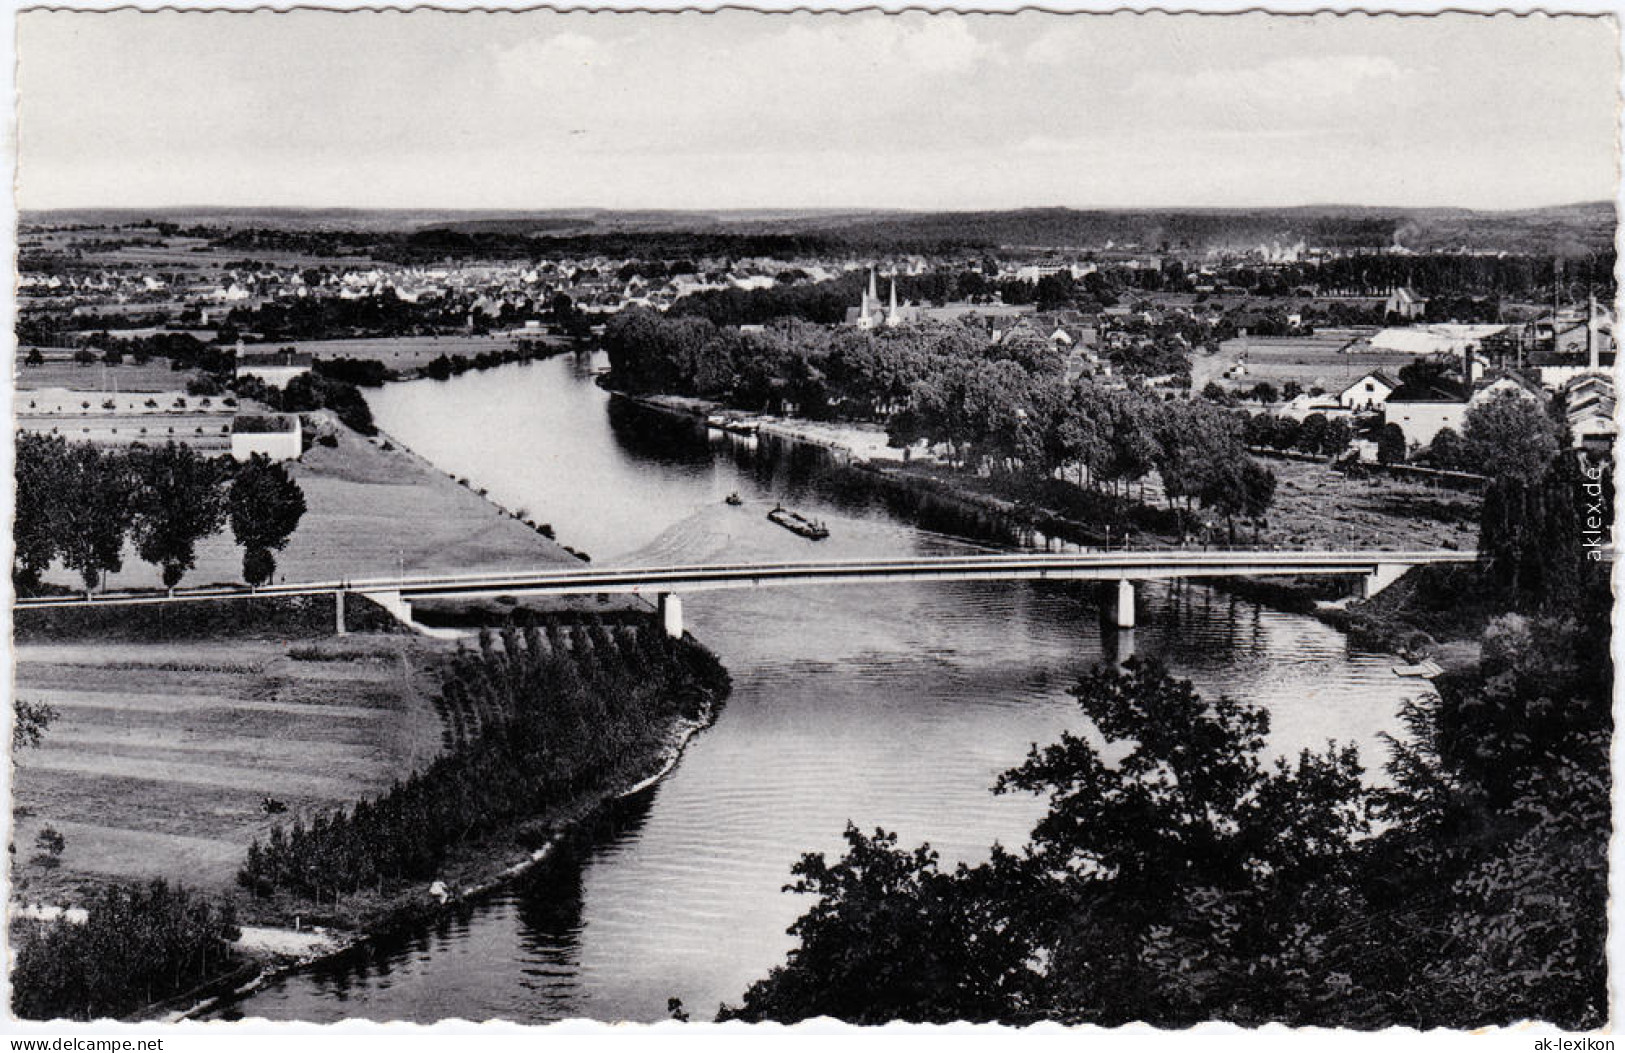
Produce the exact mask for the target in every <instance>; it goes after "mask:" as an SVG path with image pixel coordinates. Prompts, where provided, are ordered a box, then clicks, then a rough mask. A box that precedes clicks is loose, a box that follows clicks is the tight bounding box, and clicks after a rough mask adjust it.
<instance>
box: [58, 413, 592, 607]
mask: <svg viewBox="0 0 1625 1053" xmlns="http://www.w3.org/2000/svg"><path fill="white" fill-rule="evenodd" d="M314 416H316V417H318V418H319V419H323V420H325V422H326V426H327V427H328V428H330V429H331V430H332V431H333V433H334V434H335V435H336V436H337V438H338V446H336V447H333V448H328V447H325V446H320V445H316V446H312V447H311V448H310V449H309V450H307V451H306V452H305V455H304V457H303V458H302V459H301V460H300V461H298V462H294V463H293V464H292V465H291V474H292V475H293V476H294V478H295V479H297V480H298V481H299V485H300V487H301V488H302V489H303V490H304V493H305V504H306V511H305V515H304V518H303V519H302V520H301V521H300V523H299V528H298V530H296V531H295V532H294V535H293V538H292V539H291V540H290V541H289V542H288V547H287V548H286V549H284V550H283V551H281V552H278V553H277V554H276V562H277V577H278V579H285V580H287V581H331V580H334V579H341V578H366V577H379V576H384V575H393V574H395V573H397V572H399V571H401V570H404V571H405V572H406V573H409V574H410V573H414V572H423V573H427V572H442V573H444V572H454V571H477V570H504V569H508V570H520V569H525V568H530V567H536V566H541V565H546V564H550V563H563V564H574V563H575V562H576V559H575V557H574V556H572V555H570V554H569V553H568V552H566V551H564V549H563V548H562V547H561V546H559V545H558V544H556V543H555V542H552V541H549V540H548V539H547V538H545V537H543V536H542V535H540V534H538V533H536V531H535V530H533V529H531V528H530V527H527V526H526V525H525V524H524V523H522V522H520V521H519V520H517V519H515V518H513V516H511V515H509V514H506V513H504V512H503V511H501V510H499V509H498V508H497V507H496V506H495V505H493V504H491V503H490V502H488V501H486V500H485V499H484V498H482V497H480V496H479V495H478V494H476V493H474V492H473V491H472V490H470V489H468V488H467V487H463V486H459V485H458V484H457V483H456V482H454V481H453V480H451V479H448V478H447V477H446V476H445V474H444V473H442V472H440V471H439V470H437V469H435V468H433V467H431V466H430V465H429V464H428V462H426V461H424V460H423V459H421V458H420V457H418V456H417V455H416V454H413V453H411V452H409V451H406V450H402V449H400V448H398V447H397V448H393V449H389V450H385V449H383V448H382V446H383V444H384V443H385V442H386V441H387V439H385V438H383V437H380V438H379V439H378V443H377V445H374V443H373V442H370V441H368V440H367V439H364V438H362V437H361V436H359V435H357V434H356V433H354V432H352V431H350V430H349V429H348V428H344V427H342V426H340V425H338V424H337V423H336V422H334V421H333V420H332V418H331V417H328V416H327V415H326V414H315V415H314ZM531 511H532V512H533V513H534V516H535V518H536V520H537V522H544V521H545V520H546V519H547V510H546V509H532V510H531ZM242 559H243V555H242V550H241V549H240V548H238V547H237V546H236V545H235V544H233V543H232V540H231V534H230V530H229V529H228V530H227V531H225V532H223V533H220V534H216V535H214V536H213V537H211V538H207V539H205V540H204V541H203V542H202V543H201V544H200V545H199V546H198V561H197V567H196V569H194V570H193V571H192V572H191V573H190V574H188V575H187V577H186V584H189V585H206V584H210V583H215V582H240V581H241V580H242ZM47 579H48V580H50V581H54V582H58V583H60V584H64V585H77V583H78V581H77V577H76V576H75V575H73V574H70V573H68V572H67V571H64V570H63V569H62V568H61V567H60V566H57V567H53V568H52V570H51V572H50V573H49V574H48V575H47ZM107 585H108V587H109V588H151V587H157V586H159V585H160V579H159V574H158V569H157V568H156V567H153V566H152V565H150V564H147V563H143V562H141V561H140V560H139V559H137V558H136V556H135V553H134V551H133V549H129V548H127V549H126V552H125V562H124V569H123V570H121V571H118V572H117V573H114V574H111V575H108V579H107Z"/></svg>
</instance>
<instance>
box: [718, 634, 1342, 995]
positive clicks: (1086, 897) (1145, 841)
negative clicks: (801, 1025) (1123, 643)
mask: <svg viewBox="0 0 1625 1053" xmlns="http://www.w3.org/2000/svg"><path fill="white" fill-rule="evenodd" d="M1073 694H1074V696H1075V697H1077V699H1078V701H1079V704H1080V705H1081V706H1082V707H1083V709H1084V712H1085V713H1086V714H1087V715H1088V716H1089V718H1090V720H1091V722H1092V723H1093V725H1094V727H1095V728H1096V729H1097V730H1098V731H1099V733H1100V734H1101V735H1102V736H1104V737H1105V738H1106V740H1107V741H1108V742H1112V743H1116V744H1118V746H1119V747H1125V746H1126V747H1127V750H1126V753H1125V752H1124V751H1123V750H1122V749H1121V748H1118V749H1115V750H1114V752H1117V753H1119V754H1121V757H1120V759H1116V760H1113V761H1108V760H1107V759H1106V757H1105V756H1104V755H1103V754H1102V753H1101V752H1100V751H1099V750H1098V749H1097V747H1096V746H1095V745H1094V744H1092V743H1091V742H1090V741H1089V740H1087V739H1085V738H1083V737H1080V736H1075V735H1073V734H1071V733H1065V734H1063V736H1062V738H1061V741H1060V742H1058V743H1056V744H1055V745H1052V746H1049V747H1046V748H1044V749H1039V748H1037V747H1035V748H1034V749H1033V751H1032V753H1031V754H1030V755H1029V757H1028V759H1027V761H1026V762H1025V763H1024V764H1022V765H1021V766H1020V767H1018V768H1016V769H1014V770H1013V771H1010V772H1007V773H1006V774H1005V775H1003V776H1002V777H1001V778H1000V780H999V783H998V787H997V789H998V790H999V791H1000V792H1010V791H1026V792H1032V793H1037V794H1041V795H1044V796H1046V797H1047V798H1048V799H1049V802H1050V807H1049V811H1048V813H1047V814H1046V815H1045V816H1044V818H1043V819H1041V820H1040V821H1039V823H1038V825H1037V826H1036V827H1035V828H1034V830H1033V834H1032V839H1031V841H1030V843H1029V844H1028V846H1027V847H1026V849H1025V850H1024V851H1023V852H1022V853H1021V854H1020V855H1010V854H1007V853H1004V852H1000V851H997V850H996V851H995V853H994V855H993V857H992V859H991V860H990V861H989V862H988V863H985V864H982V865H981V866H978V867H966V866H963V865H962V866H960V867H959V868H958V869H957V870H956V871H955V872H954V873H953V874H952V875H948V874H944V873H943V872H941V871H940V870H939V869H938V867H937V861H936V858H935V855H934V854H933V853H931V852H930V851H929V850H928V849H926V848H921V849H917V850H915V851H914V852H903V851H898V850H897V848H896V839H895V837H892V836H890V835H886V834H883V833H877V835H876V836H875V837H874V838H865V837H862V836H861V835H859V834H858V833H857V832H856V831H855V830H851V829H849V830H848V833H847V842H848V846H849V848H848V852H847V855H846V856H845V858H843V859H842V860H841V861H839V862H838V863H836V864H834V865H830V864H828V863H827V862H826V861H825V860H824V859H823V857H822V856H817V855H813V856H808V857H805V858H804V859H803V860H802V862H801V864H799V865H798V867H797V870H796V873H797V874H798V875H800V876H801V877H802V880H801V881H799V882H798V883H797V884H796V885H794V886H792V888H793V889H794V890H795V891H798V892H801V893H803V894H809V895H816V896H818V897H819V900H818V902H817V903H816V904H815V905H814V907H813V908H812V909H811V910H810V911H809V912H808V913H807V914H806V915H804V916H803V917H802V919H801V921H799V922H798V923H797V925H796V927H795V929H793V930H792V931H794V932H796V933H797V934H798V935H800V936H801V937H802V945H801V948H800V949H799V950H798V951H796V952H793V953H792V955H791V957H790V959H789V961H788V962H787V963H786V964H785V965H784V966H783V967H781V968H779V969H776V970H774V971H773V972H772V973H771V974H770V975H769V976H768V977H767V978H766V979H764V980H762V981H760V982H758V983H756V984H753V985H752V986H751V988H750V989H749V990H747V992H746V994H745V998H744V1001H743V1003H742V1004H741V1005H740V1006H739V1007H738V1008H737V1009H733V1008H729V1009H725V1010H724V1012H723V1015H724V1017H732V1018H740V1019H746V1020H762V1019H774V1020H799V1019H804V1018H806V1017H808V1016H814V1015H819V1014H826V1013H827V1014H830V1015H835V1016H838V1017H841V1018H842V1019H846V1020H852V1021H863V1022H880V1021H883V1020H885V1019H892V1018H897V1019H907V1020H952V1019H956V1018H969V1019H978V1020H984V1019H997V1020H1003V1021H1007V1022H1024V1021H1028V1020H1032V1019H1037V1018H1047V1019H1058V1020H1062V1021H1066V1022H1083V1021H1093V1022H1099V1023H1103V1024H1116V1023H1122V1022H1125V1021H1129V1020H1135V1019H1146V1020H1150V1021H1153V1022H1155V1023H1159V1024H1162V1025H1164V1026H1169V1025H1178V1024H1182V1023H1188V1022H1194V1021H1198V1020H1204V1019H1210V1018H1214V1017H1220V1018H1227V1019H1238V1020H1246V1021H1256V1020H1261V1019H1269V1018H1273V1017H1279V1016H1281V1015H1282V1014H1281V1007H1282V1006H1283V1005H1288V1006H1292V1005H1294V1003H1295V1002H1299V1001H1313V1002H1325V1001H1327V988H1326V979H1325V978H1326V972H1327V970H1325V968H1324V966H1323V964H1322V963H1321V962H1319V961H1318V960H1317V957H1316V954H1315V950H1316V949H1315V948H1314V947H1306V946H1305V942H1304V936H1305V933H1304V931H1303V929H1302V927H1301V925H1300V924H1298V922H1299V921H1300V920H1301V917H1302V911H1301V909H1300V908H1299V901H1300V897H1301V895H1302V894H1303V891H1304V890H1305V889H1306V888H1311V887H1314V886H1315V885H1317V884H1319V883H1325V882H1329V881H1332V880H1334V879H1336V878H1337V877H1338V876H1340V875H1342V874H1343V873H1345V872H1346V870H1347V869H1348V867H1349V865H1350V864H1351V862H1352V860H1353V858H1354V853H1355V845H1356V843H1357V841H1358V838H1359V837H1360V836H1361V835H1363V834H1364V833H1365V832H1366V831H1367V830H1368V822H1367V811H1368V804H1369V797H1368V794H1367V791H1365V790H1364V789H1363V787H1362V786H1361V782H1360V774H1361V772H1360V767H1359V765H1358V762H1357V760H1356V758H1355V755H1354V752H1353V751H1352V750H1343V751H1338V750H1335V749H1328V751H1327V752H1326V753H1324V754H1311V753H1307V752H1306V753H1304V754H1303V755H1302V756H1300V757H1299V758H1298V760H1297V762H1296V763H1295V764H1289V763H1288V762H1286V761H1279V762H1277V763H1276V764H1275V765H1274V766H1273V767H1269V766H1266V765H1265V764H1263V763H1262V762H1261V761H1260V759H1259V754H1260V752H1261V751H1262V749H1263V744H1264V737H1265V735H1266V734H1267V732H1268V728H1269V717H1268V714H1267V713H1266V712H1265V711H1263V710H1262V709H1260V708H1258V707H1255V706H1249V705H1246V704H1242V703H1238V702H1235V701H1233V700H1230V699H1223V698H1221V699H1219V700H1216V701H1211V702H1210V701H1207V700H1204V699H1202V698H1201V697H1200V696H1198V695H1197V694H1196V693H1195V692H1194V691H1193V690H1192V689H1191V686H1190V684H1189V683H1186V682H1183V681H1178V680H1174V679H1173V678H1171V677H1169V676H1168V675H1167V674H1166V673H1165V672H1163V671H1162V670H1161V669H1160V668H1158V667H1156V666H1155V665H1154V664H1140V663H1139V662H1137V661H1134V660H1131V661H1130V663H1129V664H1128V666H1127V668H1126V669H1125V670H1121V671H1120V670H1115V669H1112V670H1098V671H1096V672H1094V673H1092V674H1090V675H1089V676H1087V677H1085V678H1084V680H1083V681H1082V682H1080V683H1079V684H1078V686H1077V687H1076V688H1075V689H1074V691H1073ZM961 1002H962V1003H963V1007H960V1006H957V1005H956V1003H961ZM956 1008H961V1011H959V1012H958V1013H957V1015H956ZM1296 1008H1297V1009H1298V1010H1299V1012H1300V1013H1301V1011H1302V1006H1301V1005H1297V1006H1296Z"/></svg>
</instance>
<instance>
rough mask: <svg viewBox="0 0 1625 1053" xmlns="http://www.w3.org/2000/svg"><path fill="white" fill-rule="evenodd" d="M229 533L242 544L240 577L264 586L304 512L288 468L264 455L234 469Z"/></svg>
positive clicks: (300, 498) (299, 493) (250, 459)
mask: <svg viewBox="0 0 1625 1053" xmlns="http://www.w3.org/2000/svg"><path fill="white" fill-rule="evenodd" d="M228 505H229V510H230V516H231V533H232V536H233V537H235V538H236V539H237V544H239V545H241V546H242V547H243V580H244V581H246V582H248V584H250V585H263V584H264V583H266V582H268V581H270V580H271V576H272V575H273V574H275V573H276V557H275V556H274V555H273V554H272V552H273V550H281V549H282V548H284V547H285V546H286V545H287V544H288V538H289V537H291V536H292V535H293V532H294V530H295V529H297V528H298V526H299V520H300V519H301V518H303V516H304V514H305V494H304V491H302V490H300V489H299V484H298V483H296V482H294V480H293V479H292V478H291V477H290V476H289V475H288V470H287V469H286V468H285V467H283V466H282V465H280V464H277V463H275V462H273V461H271V460H270V459H269V458H267V457H265V456H264V455H263V454H255V455H254V456H252V457H250V458H249V459H248V461H246V462H245V463H243V464H242V465H240V466H239V467H238V469H237V475H236V478H234V479H233V480H232V481H231V493H230V496H229V498H228Z"/></svg>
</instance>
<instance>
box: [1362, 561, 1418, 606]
mask: <svg viewBox="0 0 1625 1053" xmlns="http://www.w3.org/2000/svg"><path fill="white" fill-rule="evenodd" d="M1410 569H1411V568H1410V565H1409V564H1406V563H1379V564H1377V569H1376V570H1374V571H1372V572H1371V573H1370V574H1367V575H1366V576H1365V577H1363V578H1361V579H1360V599H1362V600H1369V599H1370V598H1371V597H1373V596H1375V595H1376V594H1377V593H1379V592H1381V591H1382V590H1383V589H1386V588H1387V587H1388V586H1390V585H1392V584H1393V583H1394V582H1396V581H1398V580H1399V579H1400V578H1402V577H1404V576H1405V572H1406V571H1407V570H1410Z"/></svg>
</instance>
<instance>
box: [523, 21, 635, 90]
mask: <svg viewBox="0 0 1625 1053" xmlns="http://www.w3.org/2000/svg"><path fill="white" fill-rule="evenodd" d="M496 69H497V75H498V76H499V77H501V79H502V81H503V82H504V83H505V84H507V85H508V86H510V87H519V88H525V89H544V90H545V89H546V88H548V87H550V86H553V85H556V84H557V83H558V81H559V80H560V79H561V78H579V77H582V76H584V75H585V76H596V75H599V74H613V72H614V62H613V58H612V53H611V51H610V50H609V48H608V47H606V46H605V45H604V44H603V43H601V42H599V41H598V40H595V39H593V38H592V37H589V36H584V35H582V34H580V33H572V32H564V33H555V34H553V35H551V36H546V37H538V38H533V39H529V40H520V41H518V42H517V43H515V44H513V45H511V46H507V47H501V48H497V49H496Z"/></svg>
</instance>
